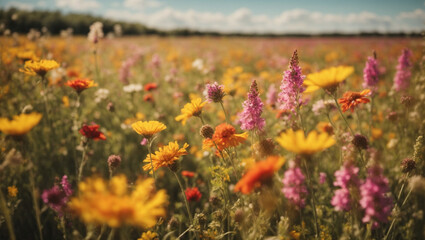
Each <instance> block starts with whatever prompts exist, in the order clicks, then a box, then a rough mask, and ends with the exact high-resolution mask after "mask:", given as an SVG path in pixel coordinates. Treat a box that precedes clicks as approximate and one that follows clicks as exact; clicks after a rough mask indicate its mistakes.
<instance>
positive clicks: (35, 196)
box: [29, 164, 43, 240]
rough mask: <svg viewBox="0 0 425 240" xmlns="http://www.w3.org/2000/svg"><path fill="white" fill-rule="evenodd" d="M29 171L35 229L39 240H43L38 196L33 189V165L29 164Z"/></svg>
mask: <svg viewBox="0 0 425 240" xmlns="http://www.w3.org/2000/svg"><path fill="white" fill-rule="evenodd" d="M31 165H32V166H31V169H30V170H29V174H30V176H29V178H30V179H29V180H30V185H31V191H32V200H33V203H34V211H35V220H36V222H37V228H38V233H39V237H40V240H43V233H42V229H43V227H42V226H41V221H40V215H41V213H40V207H39V206H38V195H37V190H36V189H35V180H34V172H33V167H34V165H33V164H31Z"/></svg>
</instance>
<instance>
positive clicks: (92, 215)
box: [68, 175, 167, 229]
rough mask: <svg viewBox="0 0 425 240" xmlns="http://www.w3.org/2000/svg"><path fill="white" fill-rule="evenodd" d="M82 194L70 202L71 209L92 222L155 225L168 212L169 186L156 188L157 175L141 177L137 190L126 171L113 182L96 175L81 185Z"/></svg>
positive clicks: (87, 221)
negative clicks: (130, 184) (128, 181)
mask: <svg viewBox="0 0 425 240" xmlns="http://www.w3.org/2000/svg"><path fill="white" fill-rule="evenodd" d="M78 189H79V194H78V197H74V198H72V199H71V201H70V202H69V204H68V207H69V209H70V210H71V212H72V213H74V214H75V215H78V216H80V218H81V220H82V221H83V222H85V223H88V224H99V225H101V224H107V225H109V226H110V227H120V226H122V225H125V224H128V225H133V226H137V227H141V228H145V229H146V228H151V227H153V226H155V224H156V222H157V218H159V217H162V216H165V213H166V212H165V205H166V204H167V195H166V193H165V190H159V191H157V192H155V189H154V179H152V178H147V179H144V180H141V179H139V180H138V181H137V182H136V184H135V185H134V188H132V189H134V190H133V191H131V192H130V191H129V189H130V187H129V184H128V183H127V178H126V177H125V176H124V175H119V176H114V177H112V179H111V180H110V181H109V182H106V181H105V180H103V179H102V178H99V177H92V178H88V179H86V180H85V181H84V182H81V183H80V184H79V185H78Z"/></svg>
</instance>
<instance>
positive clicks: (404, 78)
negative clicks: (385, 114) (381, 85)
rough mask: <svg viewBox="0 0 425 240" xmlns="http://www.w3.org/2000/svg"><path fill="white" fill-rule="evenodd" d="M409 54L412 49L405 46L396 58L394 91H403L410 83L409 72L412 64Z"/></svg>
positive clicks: (410, 74) (410, 54)
mask: <svg viewBox="0 0 425 240" xmlns="http://www.w3.org/2000/svg"><path fill="white" fill-rule="evenodd" d="M411 56H412V51H410V50H409V49H407V48H405V49H404V50H403V53H402V54H401V56H400V57H399V58H398V65H397V73H396V74H395V77H394V89H395V90H396V91H404V90H406V89H407V88H408V87H409V85H410V77H411V76H412V73H411V72H410V68H411V66H412V63H411V61H410V57H411Z"/></svg>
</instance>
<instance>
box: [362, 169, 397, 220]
mask: <svg viewBox="0 0 425 240" xmlns="http://www.w3.org/2000/svg"><path fill="white" fill-rule="evenodd" d="M382 173H383V170H382V168H381V167H380V166H379V165H377V164H376V165H374V166H372V167H370V168H369V169H368V176H367V178H366V180H365V181H364V183H363V184H362V185H361V186H360V195H361V199H360V206H361V207H362V208H363V209H364V210H365V212H364V214H365V215H364V217H363V219H362V221H363V222H364V223H367V222H373V223H372V228H377V227H379V224H380V223H385V222H388V217H389V216H390V215H391V210H392V207H393V201H392V199H391V197H390V196H388V195H387V193H388V191H389V187H388V179H387V178H386V177H385V176H384V175H383V174H382Z"/></svg>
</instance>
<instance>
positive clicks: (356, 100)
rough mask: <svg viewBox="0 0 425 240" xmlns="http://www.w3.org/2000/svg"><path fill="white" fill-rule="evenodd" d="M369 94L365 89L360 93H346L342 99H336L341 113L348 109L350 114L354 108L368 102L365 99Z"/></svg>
mask: <svg viewBox="0 0 425 240" xmlns="http://www.w3.org/2000/svg"><path fill="white" fill-rule="evenodd" d="M369 93H370V90H369V89H365V90H363V91H361V92H350V91H348V92H346V93H344V95H343V97H342V98H340V99H338V103H340V104H341V109H342V111H343V112H345V111H347V110H348V109H350V110H351V112H354V108H355V107H356V106H357V105H359V104H360V103H368V102H370V100H369V99H368V98H366V96H367V95H368V94H369Z"/></svg>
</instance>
